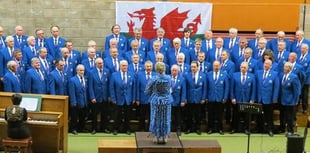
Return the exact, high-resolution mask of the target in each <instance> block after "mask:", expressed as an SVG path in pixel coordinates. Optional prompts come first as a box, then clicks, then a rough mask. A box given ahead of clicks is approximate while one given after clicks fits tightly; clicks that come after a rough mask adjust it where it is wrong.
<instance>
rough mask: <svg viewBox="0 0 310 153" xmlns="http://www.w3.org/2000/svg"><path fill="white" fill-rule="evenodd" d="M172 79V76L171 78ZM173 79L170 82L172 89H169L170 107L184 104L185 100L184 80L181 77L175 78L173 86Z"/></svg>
mask: <svg viewBox="0 0 310 153" xmlns="http://www.w3.org/2000/svg"><path fill="white" fill-rule="evenodd" d="M171 78H172V76H171ZM173 81H174V80H173V79H172V80H171V82H172V87H171V91H172V92H171V95H172V98H173V102H172V106H175V107H177V106H180V103H185V102H186V101H187V100H186V90H187V88H186V80H185V78H184V77H182V76H177V78H176V81H175V84H174V83H173Z"/></svg>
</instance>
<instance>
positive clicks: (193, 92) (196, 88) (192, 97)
mask: <svg viewBox="0 0 310 153" xmlns="http://www.w3.org/2000/svg"><path fill="white" fill-rule="evenodd" d="M198 73H199V74H198V78H196V79H198V80H197V83H195V82H194V80H193V77H192V73H191V72H189V73H188V74H186V75H184V77H185V79H186V89H187V90H186V91H187V96H186V97H187V101H188V103H194V104H199V103H200V102H201V101H202V100H206V99H207V81H206V80H207V79H206V75H205V74H204V73H202V72H198ZM178 76H179V75H178Z"/></svg>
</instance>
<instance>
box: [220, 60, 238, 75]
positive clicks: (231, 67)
mask: <svg viewBox="0 0 310 153" xmlns="http://www.w3.org/2000/svg"><path fill="white" fill-rule="evenodd" d="M221 71H225V72H226V73H227V74H228V77H229V79H230V78H231V77H232V75H233V73H234V72H235V63H234V62H232V61H231V60H229V59H228V60H227V61H226V63H225V64H222V67H221Z"/></svg>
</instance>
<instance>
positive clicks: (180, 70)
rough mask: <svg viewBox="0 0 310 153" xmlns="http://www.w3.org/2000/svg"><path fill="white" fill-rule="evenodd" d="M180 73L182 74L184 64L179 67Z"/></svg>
mask: <svg viewBox="0 0 310 153" xmlns="http://www.w3.org/2000/svg"><path fill="white" fill-rule="evenodd" d="M179 69H180V73H182V71H183V70H182V64H180V65H179Z"/></svg>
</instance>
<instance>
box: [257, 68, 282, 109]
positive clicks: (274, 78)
mask: <svg viewBox="0 0 310 153" xmlns="http://www.w3.org/2000/svg"><path fill="white" fill-rule="evenodd" d="M263 75H264V70H258V71H257V73H256V83H257V89H256V91H257V101H258V103H260V104H271V103H273V102H277V100H278V95H279V87H280V84H279V77H278V73H277V72H276V71H273V70H269V74H268V75H267V77H266V79H265V80H263Z"/></svg>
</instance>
